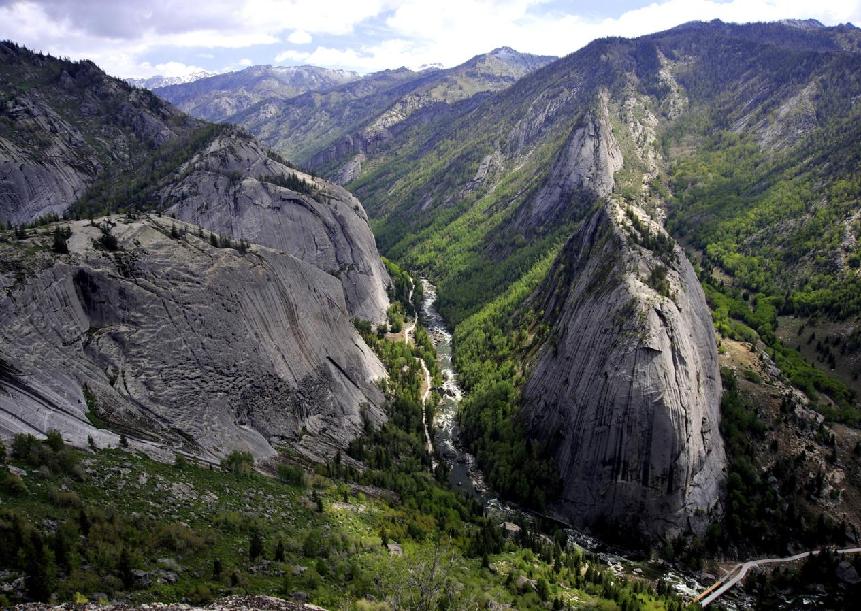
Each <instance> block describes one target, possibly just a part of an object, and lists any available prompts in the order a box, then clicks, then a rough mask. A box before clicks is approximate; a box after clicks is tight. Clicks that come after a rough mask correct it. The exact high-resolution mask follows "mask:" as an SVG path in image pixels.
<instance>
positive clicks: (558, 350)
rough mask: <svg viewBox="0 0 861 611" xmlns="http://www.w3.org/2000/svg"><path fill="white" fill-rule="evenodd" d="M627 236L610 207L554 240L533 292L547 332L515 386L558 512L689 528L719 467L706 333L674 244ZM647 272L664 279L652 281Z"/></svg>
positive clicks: (712, 361)
mask: <svg viewBox="0 0 861 611" xmlns="http://www.w3.org/2000/svg"><path fill="white" fill-rule="evenodd" d="M632 214H635V215H637V216H638V218H639V217H645V215H643V214H642V212H639V211H637V212H632ZM642 222H643V223H644V226H646V227H649V230H651V231H654V232H661V231H662V229H660V228H659V227H657V226H655V225H654V224H653V223H651V222H650V221H648V220H646V218H643V219H642ZM639 239H641V235H640V233H639V232H637V230H635V229H633V227H632V225H631V221H630V220H629V219H628V218H626V216H625V214H624V213H623V212H622V209H621V208H620V207H619V206H614V205H611V206H607V207H606V208H605V207H602V208H600V209H598V210H597V211H596V212H594V213H593V214H592V216H591V217H589V218H588V219H587V220H586V221H585V222H584V225H583V227H582V229H581V230H580V231H578V232H577V233H575V234H574V235H573V236H572V237H571V238H570V240H569V241H568V243H567V244H566V245H565V247H564V249H563V250H562V253H561V254H560V255H559V257H558V259H557V260H556V263H555V265H554V267H553V269H552V270H551V272H550V274H549V276H548V278H547V279H546V280H545V283H544V285H543V286H542V287H541V288H540V289H539V291H538V293H537V294H536V296H535V299H536V301H537V303H536V304H535V305H536V307H537V308H538V309H539V310H541V311H543V312H544V317H545V321H546V322H547V324H548V325H550V326H551V331H550V334H551V338H552V339H550V340H548V342H547V343H546V344H545V346H544V348H543V349H542V351H541V353H540V355H539V356H538V358H537V363H536V364H535V367H534V370H533V371H532V374H531V376H530V378H529V380H528V381H527V383H526V386H525V388H524V407H525V409H524V418H525V421H526V426H527V429H528V430H529V431H530V434H531V435H533V436H535V437H536V438H539V439H553V440H554V446H555V447H556V451H555V459H556V461H557V464H558V466H559V472H560V473H561V474H562V477H563V482H564V483H563V491H562V495H561V498H560V507H559V508H560V510H561V511H562V512H563V513H564V515H566V516H568V517H570V518H572V519H574V520H576V521H577V522H578V523H589V524H596V523H602V522H604V523H610V524H621V525H624V526H626V527H630V528H633V529H634V532H639V533H648V534H667V533H668V532H676V533H678V532H685V531H688V530H693V531H695V532H698V533H700V534H702V533H703V532H704V530H705V527H706V526H707V524H708V522H709V520H710V519H713V518H714V517H715V513H714V511H713V510H716V509H719V506H718V499H719V492H720V485H721V481H722V480H723V478H724V473H723V470H724V464H725V457H724V450H723V443H722V441H721V437H720V434H719V431H718V423H719V421H720V413H719V403H720V372H719V370H718V361H717V349H716V346H715V341H714V329H713V328H712V323H711V317H710V315H709V312H708V307H707V305H706V302H705V298H704V296H703V292H702V289H701V288H700V286H699V283H698V282H697V279H696V275H695V274H694V271H693V269H692V268H691V265H690V263H688V261H687V259H686V258H685V256H684V254H683V252H682V250H681V249H680V248H679V247H677V246H676V247H674V248H673V249H672V250H671V251H670V252H669V253H668V254H667V255H665V256H664V257H660V256H656V255H655V253H653V252H652V251H650V250H649V249H648V248H646V247H643V246H640V245H638V243H637V240H639ZM659 269H661V270H664V271H663V273H664V274H666V284H665V285H663V286H660V285H657V284H656V283H655V282H652V283H651V284H654V285H655V286H652V285H650V279H651V278H653V275H654V274H655V273H656V270H659ZM659 273H660V272H659Z"/></svg>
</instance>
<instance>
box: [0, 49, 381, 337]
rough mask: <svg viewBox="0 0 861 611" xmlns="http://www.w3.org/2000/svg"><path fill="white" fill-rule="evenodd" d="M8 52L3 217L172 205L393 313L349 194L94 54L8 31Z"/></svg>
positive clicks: (373, 312) (0, 126) (366, 311)
mask: <svg viewBox="0 0 861 611" xmlns="http://www.w3.org/2000/svg"><path fill="white" fill-rule="evenodd" d="M0 53H2V55H0V59H2V63H0V78H2V81H0V91H2V92H3V95H4V96H6V97H7V98H8V100H7V101H6V102H5V105H3V104H0V112H3V109H6V111H5V114H4V115H3V116H2V118H3V120H2V121H0V222H3V223H6V224H10V225H11V224H21V223H26V222H30V221H33V220H35V219H36V218H38V217H40V216H43V215H45V214H48V213H53V214H56V215H62V214H64V213H68V214H69V215H77V216H92V215H96V216H98V215H102V214H106V213H109V212H113V211H116V210H118V209H138V210H141V209H144V210H163V211H164V210H165V209H167V208H171V212H172V213H173V214H176V215H177V216H179V217H181V218H184V219H189V220H193V222H195V223H197V224H199V225H201V226H203V227H206V228H208V229H210V230H211V231H215V232H218V233H220V234H224V235H230V236H232V237H235V238H236V239H239V238H244V239H246V240H249V241H252V242H256V243H259V244H262V245H265V246H270V247H272V248H276V249H279V250H283V251H284V252H288V253H290V254H293V255H295V256H297V257H300V258H302V259H303V260H305V261H307V262H309V263H311V264H313V265H316V266H318V267H320V268H321V269H323V270H324V271H326V272H328V273H331V274H335V275H336V276H338V277H339V278H340V279H341V281H342V283H343V286H344V292H345V295H346V300H347V305H348V308H349V309H350V313H351V315H352V316H354V317H358V318H362V319H367V320H371V321H374V322H379V321H382V320H383V319H384V318H385V312H386V309H387V307H388V298H387V295H386V290H387V287H388V286H389V284H390V281H389V278H388V275H387V274H386V271H385V267H384V266H383V264H382V261H381V260H380V258H379V254H378V252H377V248H376V244H375V241H374V237H373V235H372V233H371V231H370V228H369V227H368V223H367V218H366V216H365V212H364V210H363V208H362V205H361V203H360V202H359V201H358V200H356V198H355V197H353V196H352V195H351V194H349V193H348V192H346V191H345V190H343V189H341V188H339V187H336V186H334V185H331V184H329V183H326V182H325V181H322V180H319V179H315V178H312V177H310V176H307V175H304V174H301V177H300V173H298V171H297V170H295V169H293V168H291V167H288V166H287V165H285V163H283V162H282V161H281V160H280V159H276V158H274V157H271V156H270V155H269V154H268V153H267V151H266V150H265V149H263V148H262V147H261V146H260V145H259V144H257V143H256V142H254V141H253V140H252V139H251V138H249V137H248V136H247V135H245V134H243V133H241V132H240V131H239V130H237V129H235V128H232V127H229V126H216V125H212V124H207V123H204V122H202V121H199V120H196V119H193V118H191V117H188V116H187V115H184V114H182V113H180V112H179V111H177V110H176V109H174V108H173V107H172V106H170V105H169V104H166V103H165V102H163V101H161V100H160V99H159V98H158V97H156V96H155V95H153V94H151V93H150V92H148V91H144V90H140V89H135V88H133V87H130V86H129V85H127V84H126V83H124V82H122V81H119V80H117V79H112V78H110V77H108V76H106V75H105V74H104V73H103V72H101V71H100V70H99V69H98V68H97V67H96V66H95V65H94V64H92V63H90V62H79V63H76V62H67V61H62V60H58V59H56V58H52V57H49V56H41V55H38V54H34V53H31V52H30V51H27V50H26V49H22V48H19V47H17V46H15V45H13V44H11V43H3V45H2V46H0ZM261 180H264V181H265V182H261ZM291 181H292V182H291ZM278 185H280V186H278ZM285 185H293V187H294V188H302V185H306V186H307V187H308V188H307V189H305V191H306V192H304V193H296V192H295V191H293V190H290V189H287V188H286V187H285ZM311 185H313V186H311Z"/></svg>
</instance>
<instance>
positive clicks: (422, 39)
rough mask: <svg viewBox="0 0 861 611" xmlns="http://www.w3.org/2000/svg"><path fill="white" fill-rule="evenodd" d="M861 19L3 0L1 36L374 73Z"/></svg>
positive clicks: (300, 3)
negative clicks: (692, 30) (627, 40)
mask: <svg viewBox="0 0 861 611" xmlns="http://www.w3.org/2000/svg"><path fill="white" fill-rule="evenodd" d="M715 18H719V19H723V20H725V21H736V22H745V21H773V20H778V19H785V18H815V19H819V20H820V21H822V22H823V23H825V24H827V25H834V24H837V23H844V22H847V21H849V22H853V23H856V24H859V23H861V0H815V1H810V0H651V1H648V0H579V1H575V0H353V1H344V0H205V1H203V2H200V1H196V0H188V1H185V2H175V1H170V0H134V1H122V0H0V38H9V39H11V40H14V41H16V42H20V43H23V44H26V45H27V46H29V47H31V48H34V49H39V50H42V51H46V52H50V53H53V54H55V55H62V56H67V57H71V58H74V59H80V58H88V59H92V60H94V61H95V62H96V63H98V64H99V65H100V66H101V67H102V68H104V69H105V70H106V71H107V72H109V73H110V74H113V75H115V76H122V77H147V76H153V75H156V74H163V75H168V76H179V75H183V74H187V73H190V72H195V71H198V70H207V71H214V72H220V71H224V70H235V69H239V68H241V67H244V66H248V65H252V64H284V65H295V64H314V65H321V66H327V67H337V68H345V69H349V70H356V71H359V72H371V71H375V70H381V69H385V68H397V67H400V66H407V67H410V68H417V67H421V66H423V65H427V64H437V63H439V64H442V65H445V66H452V65H455V64H458V63H461V62H463V61H465V60H467V59H469V58H470V57H472V56H473V55H476V54H478V53H484V52H486V51H489V50H491V49H493V48H495V47H499V46H510V47H513V48H515V49H517V50H519V51H526V52H531V53H540V54H546V55H566V54H568V53H571V52H573V51H576V50H577V49H579V48H581V47H582V46H584V45H586V44H588V43H589V42H590V41H591V40H594V39H595V38H599V37H603V36H638V35H642V34H647V33H650V32H654V31H658V30H662V29H666V28H669V27H672V26H674V25H677V24H679V23H683V22H685V21H690V20H694V19H702V20H709V19H715Z"/></svg>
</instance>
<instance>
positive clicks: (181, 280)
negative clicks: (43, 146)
mask: <svg viewBox="0 0 861 611" xmlns="http://www.w3.org/2000/svg"><path fill="white" fill-rule="evenodd" d="M102 222H103V223H104V224H105V227H108V226H112V229H111V232H112V235H114V236H116V238H117V242H118V245H117V249H116V251H110V250H105V249H104V247H101V248H99V247H97V244H98V243H100V242H99V240H100V237H101V235H102V230H100V229H99V228H98V227H96V226H92V225H90V223H89V222H87V221H75V222H72V223H69V226H70V227H71V229H72V235H71V237H70V238H69V240H68V248H69V251H70V253H69V254H68V255H54V254H51V253H50V251H46V250H42V249H40V248H38V246H39V245H40V244H46V243H47V244H50V240H51V237H50V236H51V230H52V229H53V227H52V226H48V227H47V228H46V231H45V232H43V233H41V234H39V235H36V236H32V237H30V238H28V239H27V240H24V241H8V240H4V242H5V243H3V244H0V249H2V260H3V268H2V275H0V284H2V287H3V294H2V297H0V302H2V306H0V338H2V341H0V362H2V364H3V370H2V377H0V387H2V389H0V430H1V431H2V433H3V435H4V436H6V435H9V434H13V433H18V432H33V433H46V432H47V431H48V430H50V429H52V428H55V429H58V430H60V431H62V432H63V434H64V437H66V438H67V439H70V440H72V441H73V442H75V443H76V444H78V445H85V444H86V443H87V437H88V436H92V437H93V439H94V440H95V441H96V443H97V444H98V445H115V444H116V442H117V436H116V434H115V433H114V432H109V431H106V430H102V429H97V428H96V423H101V422H106V423H108V424H109V425H110V427H111V429H112V430H114V431H127V432H128V433H129V435H130V436H132V437H134V438H136V439H137V440H139V441H137V442H136V443H139V444H140V445H141V446H142V447H144V448H147V447H149V448H162V449H167V450H168V451H172V450H183V451H187V452H190V453H194V454H197V455H201V456H203V457H207V458H212V459H218V458H219V457H223V456H224V455H225V454H226V453H227V452H229V451H230V450H232V449H245V450H248V451H250V452H252V453H253V454H254V455H255V456H257V457H267V456H269V455H271V454H273V453H274V452H275V450H274V447H275V446H277V445H279V444H289V445H290V446H291V447H293V448H295V449H297V450H298V451H300V452H303V453H306V454H308V455H309V456H312V457H320V456H325V455H327V454H329V453H333V452H334V449H335V448H344V447H345V446H346V444H347V443H348V442H349V441H350V440H351V439H353V438H354V437H356V436H357V435H359V434H361V432H362V430H363V429H362V427H363V421H364V419H370V420H371V421H380V420H381V419H382V418H383V416H382V412H381V411H380V407H379V406H380V405H381V402H382V395H381V393H380V391H379V390H378V389H377V387H376V386H375V384H374V380H376V379H379V378H381V377H382V376H383V375H384V369H383V368H382V366H381V364H380V363H379V361H378V360H377V358H376V356H375V355H374V354H373V353H372V351H371V350H370V349H369V348H368V347H367V346H366V345H365V344H364V342H363V341H362V340H361V338H360V336H359V335H358V334H357V332H356V331H355V329H354V328H353V326H352V323H351V321H350V315H349V314H348V312H347V306H346V303H345V301H344V297H343V291H342V288H341V286H340V285H339V283H338V281H337V279H335V278H334V277H332V276H331V275H329V274H326V273H324V272H322V271H321V270H320V269H318V268H317V267H315V266H313V265H309V264H307V263H305V262H303V261H300V260H299V259H296V258H295V257H292V256H290V255H289V254H284V253H280V252H276V251H273V250H270V249H267V248H264V247H260V246H251V247H250V248H249V249H248V250H247V251H246V252H241V251H240V250H236V249H234V248H217V247H214V246H212V245H211V244H210V240H209V239H208V238H207V237H202V235H201V234H199V233H198V231H199V230H198V229H197V228H196V227H194V226H190V225H186V224H184V223H181V222H177V221H172V220H169V219H167V218H165V217H161V218H142V219H139V220H133V221H130V222H127V221H125V220H124V219H122V218H120V217H112V218H109V219H105V220H104V221H102ZM7 238H8V234H7ZM34 247H35V248H34ZM87 393H90V396H89V397H88V396H87Z"/></svg>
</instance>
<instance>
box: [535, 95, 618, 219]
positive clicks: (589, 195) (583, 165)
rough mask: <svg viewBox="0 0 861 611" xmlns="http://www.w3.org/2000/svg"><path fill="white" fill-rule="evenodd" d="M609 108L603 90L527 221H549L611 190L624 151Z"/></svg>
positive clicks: (570, 139)
mask: <svg viewBox="0 0 861 611" xmlns="http://www.w3.org/2000/svg"><path fill="white" fill-rule="evenodd" d="M608 112H609V111H608V108H607V93H606V91H604V92H602V93H601V95H599V96H598V104H597V105H596V107H595V109H593V110H590V111H588V112H587V113H586V115H585V116H584V118H583V119H582V120H581V121H580V122H579V123H578V124H577V125H576V127H575V128H574V129H573V130H572V132H571V135H570V136H569V137H568V141H567V142H566V143H565V146H564V147H563V148H562V149H561V151H560V152H559V155H558V156H557V159H556V162H555V163H554V164H553V168H552V169H551V171H550V175H549V176H548V177H547V180H546V181H545V183H544V186H542V188H541V190H540V191H539V192H538V194H537V195H536V196H535V198H534V199H533V200H532V202H531V204H530V206H529V207H528V208H527V214H526V215H525V216H526V218H525V219H524V220H525V221H526V223H527V225H529V226H541V225H549V224H551V223H552V222H553V221H555V220H558V219H559V218H560V217H561V216H565V215H568V216H570V214H571V212H576V211H579V210H581V209H582V208H583V205H582V204H584V203H586V204H588V203H590V202H592V201H595V200H596V199H598V198H601V197H607V196H608V195H610V193H612V191H613V187H614V185H615V180H614V175H615V173H616V172H618V171H619V170H620V169H621V168H622V151H621V150H620V149H619V144H618V143H617V142H616V138H615V137H614V136H613V130H612V129H611V128H610V121H609V117H608ZM578 200H579V201H578ZM572 202H577V203H578V204H580V205H573V204H572Z"/></svg>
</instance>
